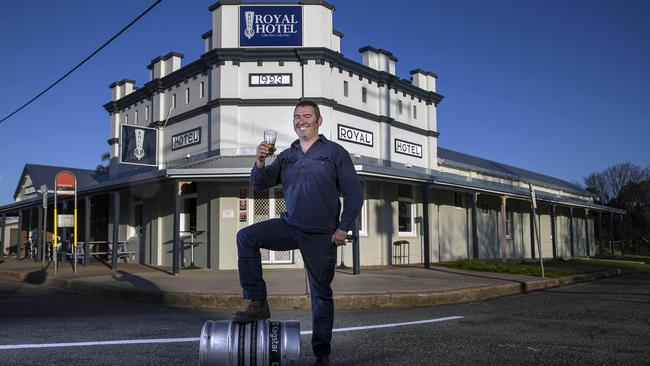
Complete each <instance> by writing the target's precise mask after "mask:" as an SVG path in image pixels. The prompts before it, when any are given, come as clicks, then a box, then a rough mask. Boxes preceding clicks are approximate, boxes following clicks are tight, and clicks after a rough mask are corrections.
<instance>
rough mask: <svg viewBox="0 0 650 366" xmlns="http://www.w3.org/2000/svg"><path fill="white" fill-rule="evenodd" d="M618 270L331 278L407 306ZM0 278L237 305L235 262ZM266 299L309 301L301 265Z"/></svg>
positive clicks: (388, 272)
mask: <svg viewBox="0 0 650 366" xmlns="http://www.w3.org/2000/svg"><path fill="white" fill-rule="evenodd" d="M619 274H620V271H619V270H613V271H606V272H598V273H591V274H582V275H577V276H570V277H562V278H545V279H543V278H540V277H533V276H523V275H512V274H504V273H487V272H475V271H460V270H454V269H449V268H444V267H439V266H432V267H431V268H429V269H425V268H422V267H413V266H383V267H370V268H365V267H362V268H361V274H358V275H352V272H351V269H338V270H337V273H336V275H335V277H334V282H333V283H332V288H333V290H334V302H335V306H336V308H337V309H370V308H409V307H419V306H433V305H441V304H452V303H464V302H476V301H481V300H485V299H490V298H495V297H501V296H509V295H515V294H520V293H525V292H529V291H536V290H541V289H545V288H550V287H557V286H563V285H568V284H572V283H577V282H584V281H593V280H596V279H600V278H607V277H611V276H616V275H619ZM0 278H6V279H12V280H15V281H21V282H26V283H31V284H39V285H43V286H48V287H56V288H63V289H69V290H73V291H76V292H80V293H85V294H89V295H95V296H103V297H110V298H118V299H125V300H133V301H145V302H152V303H159V304H167V305H172V306H186V307H198V308H213V309H236V308H240V307H242V306H243V305H244V301H243V300H242V298H241V289H240V287H239V277H238V274H237V271H235V270H212V269H185V270H183V269H182V270H181V271H180V273H178V274H177V275H173V274H172V272H171V269H170V268H168V267H153V266H147V265H141V264H132V263H119V264H118V266H117V269H116V270H111V269H110V267H109V266H108V265H106V264H105V263H104V262H101V261H98V260H93V261H91V263H90V264H89V265H88V266H83V265H78V266H77V273H74V271H73V268H72V265H71V264H70V263H66V264H64V265H62V266H60V267H59V271H58V273H57V274H55V273H54V268H53V264H50V265H49V266H48V267H47V268H45V269H42V268H41V264H40V263H38V262H34V261H33V260H30V259H24V260H17V259H16V258H15V257H13V258H11V257H10V258H3V259H0ZM264 278H265V281H266V284H267V288H268V294H269V303H270V304H271V306H272V307H273V308H276V309H309V308H310V300H309V294H308V292H307V286H306V285H307V281H306V275H305V271H304V270H303V269H265V270H264Z"/></svg>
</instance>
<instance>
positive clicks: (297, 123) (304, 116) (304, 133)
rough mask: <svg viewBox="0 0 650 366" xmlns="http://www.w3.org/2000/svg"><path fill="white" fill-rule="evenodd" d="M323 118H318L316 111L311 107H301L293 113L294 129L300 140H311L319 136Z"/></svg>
mask: <svg viewBox="0 0 650 366" xmlns="http://www.w3.org/2000/svg"><path fill="white" fill-rule="evenodd" d="M322 123H323V118H322V117H318V118H316V111H315V110H314V107H311V106H305V107H303V106H299V107H296V109H295V110H294V112H293V129H294V131H296V135H298V138H299V139H300V140H310V139H312V138H314V137H315V136H318V128H319V127H320V125H321V124H322Z"/></svg>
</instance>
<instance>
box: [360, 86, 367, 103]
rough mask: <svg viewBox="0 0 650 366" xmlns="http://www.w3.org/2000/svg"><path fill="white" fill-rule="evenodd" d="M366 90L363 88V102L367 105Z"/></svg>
mask: <svg viewBox="0 0 650 366" xmlns="http://www.w3.org/2000/svg"><path fill="white" fill-rule="evenodd" d="M366 94H367V92H366V88H361V101H362V102H364V103H366V102H367V101H368V98H367V95H366Z"/></svg>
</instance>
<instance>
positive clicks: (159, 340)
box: [0, 316, 463, 350]
mask: <svg viewBox="0 0 650 366" xmlns="http://www.w3.org/2000/svg"><path fill="white" fill-rule="evenodd" d="M462 318H463V317H462V316H448V317H445V318H436V319H426V320H417V321H412V322H404V323H390V324H377V325H365V326H361V327H349V328H335V329H332V332H352V331H357V330H366V329H379V328H392V327H403V326H407V325H416V324H427V323H438V322H444V321H448V320H456V319H462ZM311 333H312V331H311V330H304V331H302V332H300V335H308V334H311ZM199 340H200V338H199V337H191V338H157V339H123V340H115V341H94V342H70V343H34V344H7V345H0V350H15V349H30V348H58V347H88V346H110V345H128V344H152V343H183V342H198V341H199Z"/></svg>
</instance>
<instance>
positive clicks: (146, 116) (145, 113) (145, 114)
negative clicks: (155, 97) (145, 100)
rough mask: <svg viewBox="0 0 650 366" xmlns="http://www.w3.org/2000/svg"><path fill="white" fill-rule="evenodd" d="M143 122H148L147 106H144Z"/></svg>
mask: <svg viewBox="0 0 650 366" xmlns="http://www.w3.org/2000/svg"><path fill="white" fill-rule="evenodd" d="M144 120H145V121H148V120H149V106H148V105H147V106H144Z"/></svg>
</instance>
